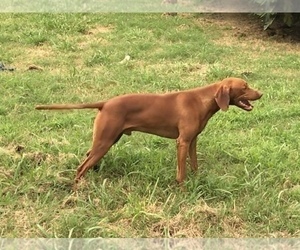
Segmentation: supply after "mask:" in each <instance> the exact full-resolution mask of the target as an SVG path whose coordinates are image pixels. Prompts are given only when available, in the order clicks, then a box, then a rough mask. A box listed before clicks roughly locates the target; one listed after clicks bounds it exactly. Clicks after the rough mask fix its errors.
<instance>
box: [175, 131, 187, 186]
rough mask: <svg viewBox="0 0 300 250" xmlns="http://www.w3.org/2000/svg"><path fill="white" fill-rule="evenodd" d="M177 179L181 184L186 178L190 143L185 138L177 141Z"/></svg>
mask: <svg viewBox="0 0 300 250" xmlns="http://www.w3.org/2000/svg"><path fill="white" fill-rule="evenodd" d="M176 142H177V164H178V165H177V177H176V180H177V182H178V183H179V184H181V183H182V182H183V181H184V179H185V176H186V158H187V154H188V151H189V147H190V141H187V140H185V139H183V138H180V137H179V138H178V139H177V141H176Z"/></svg>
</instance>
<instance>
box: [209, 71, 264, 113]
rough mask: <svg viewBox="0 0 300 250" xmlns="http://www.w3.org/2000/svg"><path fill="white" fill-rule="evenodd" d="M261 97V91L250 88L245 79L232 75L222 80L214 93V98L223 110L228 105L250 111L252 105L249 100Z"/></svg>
mask: <svg viewBox="0 0 300 250" xmlns="http://www.w3.org/2000/svg"><path fill="white" fill-rule="evenodd" d="M261 97H262V93H261V92H259V91H258V90H255V89H252V88H250V87H249V86H248V84H247V82H246V81H244V80H243V79H240V78H233V77H231V78H226V79H224V80H222V81H221V82H220V83H219V88H218V90H217V92H216V94H215V100H216V102H217V104H218V106H219V107H220V109H222V110H223V111H226V110H227V109H228V107H229V105H235V106H237V107H239V108H241V109H243V110H246V111H251V110H252V109H253V106H252V104H251V103H250V101H255V100H258V99H259V98H261Z"/></svg>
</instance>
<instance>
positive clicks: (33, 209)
mask: <svg viewBox="0 0 300 250" xmlns="http://www.w3.org/2000/svg"><path fill="white" fill-rule="evenodd" d="M248 18H249V19H250V20H251V22H254V23H255V22H256V21H255V20H256V19H255V17H249V16H246V17H243V18H242V21H241V22H239V21H236V22H230V21H228V20H221V19H218V18H212V16H211V15H200V14H179V15H177V16H165V15H161V14H121V13H118V14H101V13H98V14H1V15H0V21H1V25H0V61H1V62H3V63H4V64H5V65H7V66H9V67H15V69H16V70H14V71H0V84H1V88H0V89H1V91H0V99H1V101H0V121H1V122H0V197H1V198H0V205H1V206H0V228H1V230H0V236H1V237H60V238H68V237H84V238H93V237H127V238H131V237H180V238H181V237H238V238H240V237H300V229H299V228H300V219H299V216H300V158H299V137H300V121H299V116H300V102H299V96H300V88H299V79H300V71H299V68H300V44H299V43H294V42H291V41H288V40H284V39H280V40H278V39H276V37H268V36H266V35H264V34H260V30H258V29H259V27H256V28H257V30H256V31H257V32H253V33H251V30H252V29H253V27H252V29H251V27H250V28H249V29H248V26H247V27H243V26H244V25H246V24H247V21H245V19H246V20H247V19H248ZM258 22H259V21H258ZM127 55H129V56H130V60H127V61H123V59H124V58H125V56H127ZM32 65H36V66H38V67H37V68H38V69H33V70H30V69H29V68H32V67H30V66H32ZM227 76H235V77H242V78H244V79H245V80H247V81H248V82H249V84H250V86H252V87H254V88H257V89H259V90H261V91H262V92H263V93H264V96H263V97H262V99H261V100H259V101H257V102H255V103H254V106H255V107H254V109H253V111H252V112H244V111H242V110H241V109H238V108H236V107H231V108H230V109H229V110H228V111H227V112H221V111H220V112H218V113H217V114H216V115H215V116H214V117H213V118H212V119H211V120H210V121H209V123H208V125H207V127H206V129H205V130H204V132H203V133H202V134H201V135H200V136H199V138H198V143H197V154H198V163H199V171H198V173H196V174H193V173H191V172H190V171H189V172H188V177H187V181H186V183H185V190H184V191H183V190H181V189H180V188H179V187H178V185H177V184H176V181H175V176H176V144H175V141H174V140H169V139H164V138H160V137H156V136H152V135H147V134H142V133H133V135H132V136H124V137H122V139H121V140H120V141H119V142H118V144H116V145H114V146H113V148H112V149H111V150H110V151H109V153H108V154H107V155H106V156H105V157H104V159H103V160H102V161H101V162H99V164H98V167H97V168H95V169H94V170H91V171H89V172H88V174H87V175H86V177H85V178H84V180H83V181H82V182H81V185H80V188H79V189H78V191H77V192H76V193H73V192H72V189H71V187H72V184H73V179H74V176H75V172H76V168H77V166H78V165H79V164H80V162H81V161H82V160H83V159H84V157H85V153H86V151H87V150H88V149H89V147H90V145H91V138H92V124H93V119H94V117H95V114H96V111H94V110H77V111H37V110H35V109H34V107H35V105H37V104H48V103H68V102H72V103H77V102H94V101H99V100H107V99H109V98H111V97H114V96H116V95H121V94H125V93H143V92H153V93H164V92H169V91H177V90H183V89H189V88H193V87H197V86H203V85H205V84H208V83H212V82H215V81H218V80H220V79H223V78H225V77H227Z"/></svg>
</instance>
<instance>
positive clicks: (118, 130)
mask: <svg viewBox="0 0 300 250" xmlns="http://www.w3.org/2000/svg"><path fill="white" fill-rule="evenodd" d="M261 96H262V93H260V92H259V91H257V90H254V89H251V88H250V87H249V86H248V84H247V83H246V82H245V81H244V80H242V79H239V78H226V79H224V80H222V81H220V82H217V83H213V84H210V85H207V86H204V87H200V88H195V89H191V90H186V91H180V92H174V93H166V94H128V95H122V96H118V97H114V98H112V99H110V100H108V101H104V102H96V103H87V104H53V105H39V106H37V107H36V109H99V111H100V112H98V114H97V116H96V118H95V122H94V130H93V144H92V148H91V150H90V151H89V153H88V155H87V158H86V159H85V161H84V162H83V163H82V164H81V165H80V166H79V167H78V169H77V175H76V178H75V185H76V183H77V182H78V181H79V179H80V178H81V177H83V176H84V175H85V173H86V172H87V170H88V169H89V168H91V167H93V166H95V165H96V164H97V162H98V161H99V160H100V159H101V158H102V157H103V156H104V155H105V154H106V153H107V151H108V150H109V149H110V147H111V146H112V145H113V144H114V143H116V142H117V141H118V140H119V139H120V138H121V136H122V135H123V134H126V135H130V134H131V132H132V131H141V132H145V133H150V134H154V135H158V136H162V137H167V138H171V139H176V140H177V161H178V167H177V177H176V180H177V181H178V182H179V183H182V182H183V180H184V179H185V176H186V158H187V155H188V154H189V156H190V159H191V168H192V170H194V171H196V170H197V168H198V165H197V155H196V141H197V135H198V134H200V133H201V131H202V130H203V129H204V127H205V126H206V124H207V122H208V120H209V119H210V118H211V117H212V116H213V115H214V114H215V113H216V112H217V111H218V110H219V109H221V110H223V111H226V110H227V109H228V107H229V105H235V106H237V107H239V108H241V109H243V110H246V111H251V110H252V108H253V106H252V105H251V104H250V102H249V101H254V100H257V99H259V98H261Z"/></svg>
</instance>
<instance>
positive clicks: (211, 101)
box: [199, 83, 220, 118]
mask: <svg viewBox="0 0 300 250" xmlns="http://www.w3.org/2000/svg"><path fill="white" fill-rule="evenodd" d="M219 86H220V84H219V83H213V84H210V85H207V86H203V87H200V88H199V90H200V89H201V93H202V94H201V95H199V96H201V103H202V105H204V107H205V108H206V109H207V110H209V111H208V112H207V113H208V115H209V118H210V117H211V116H213V115H214V114H215V113H216V112H218V111H219V110H220V107H219V106H218V104H217V102H216V100H215V93H217V90H218V88H219ZM203 90H205V92H207V93H210V94H207V95H203ZM211 93H213V94H211Z"/></svg>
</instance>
